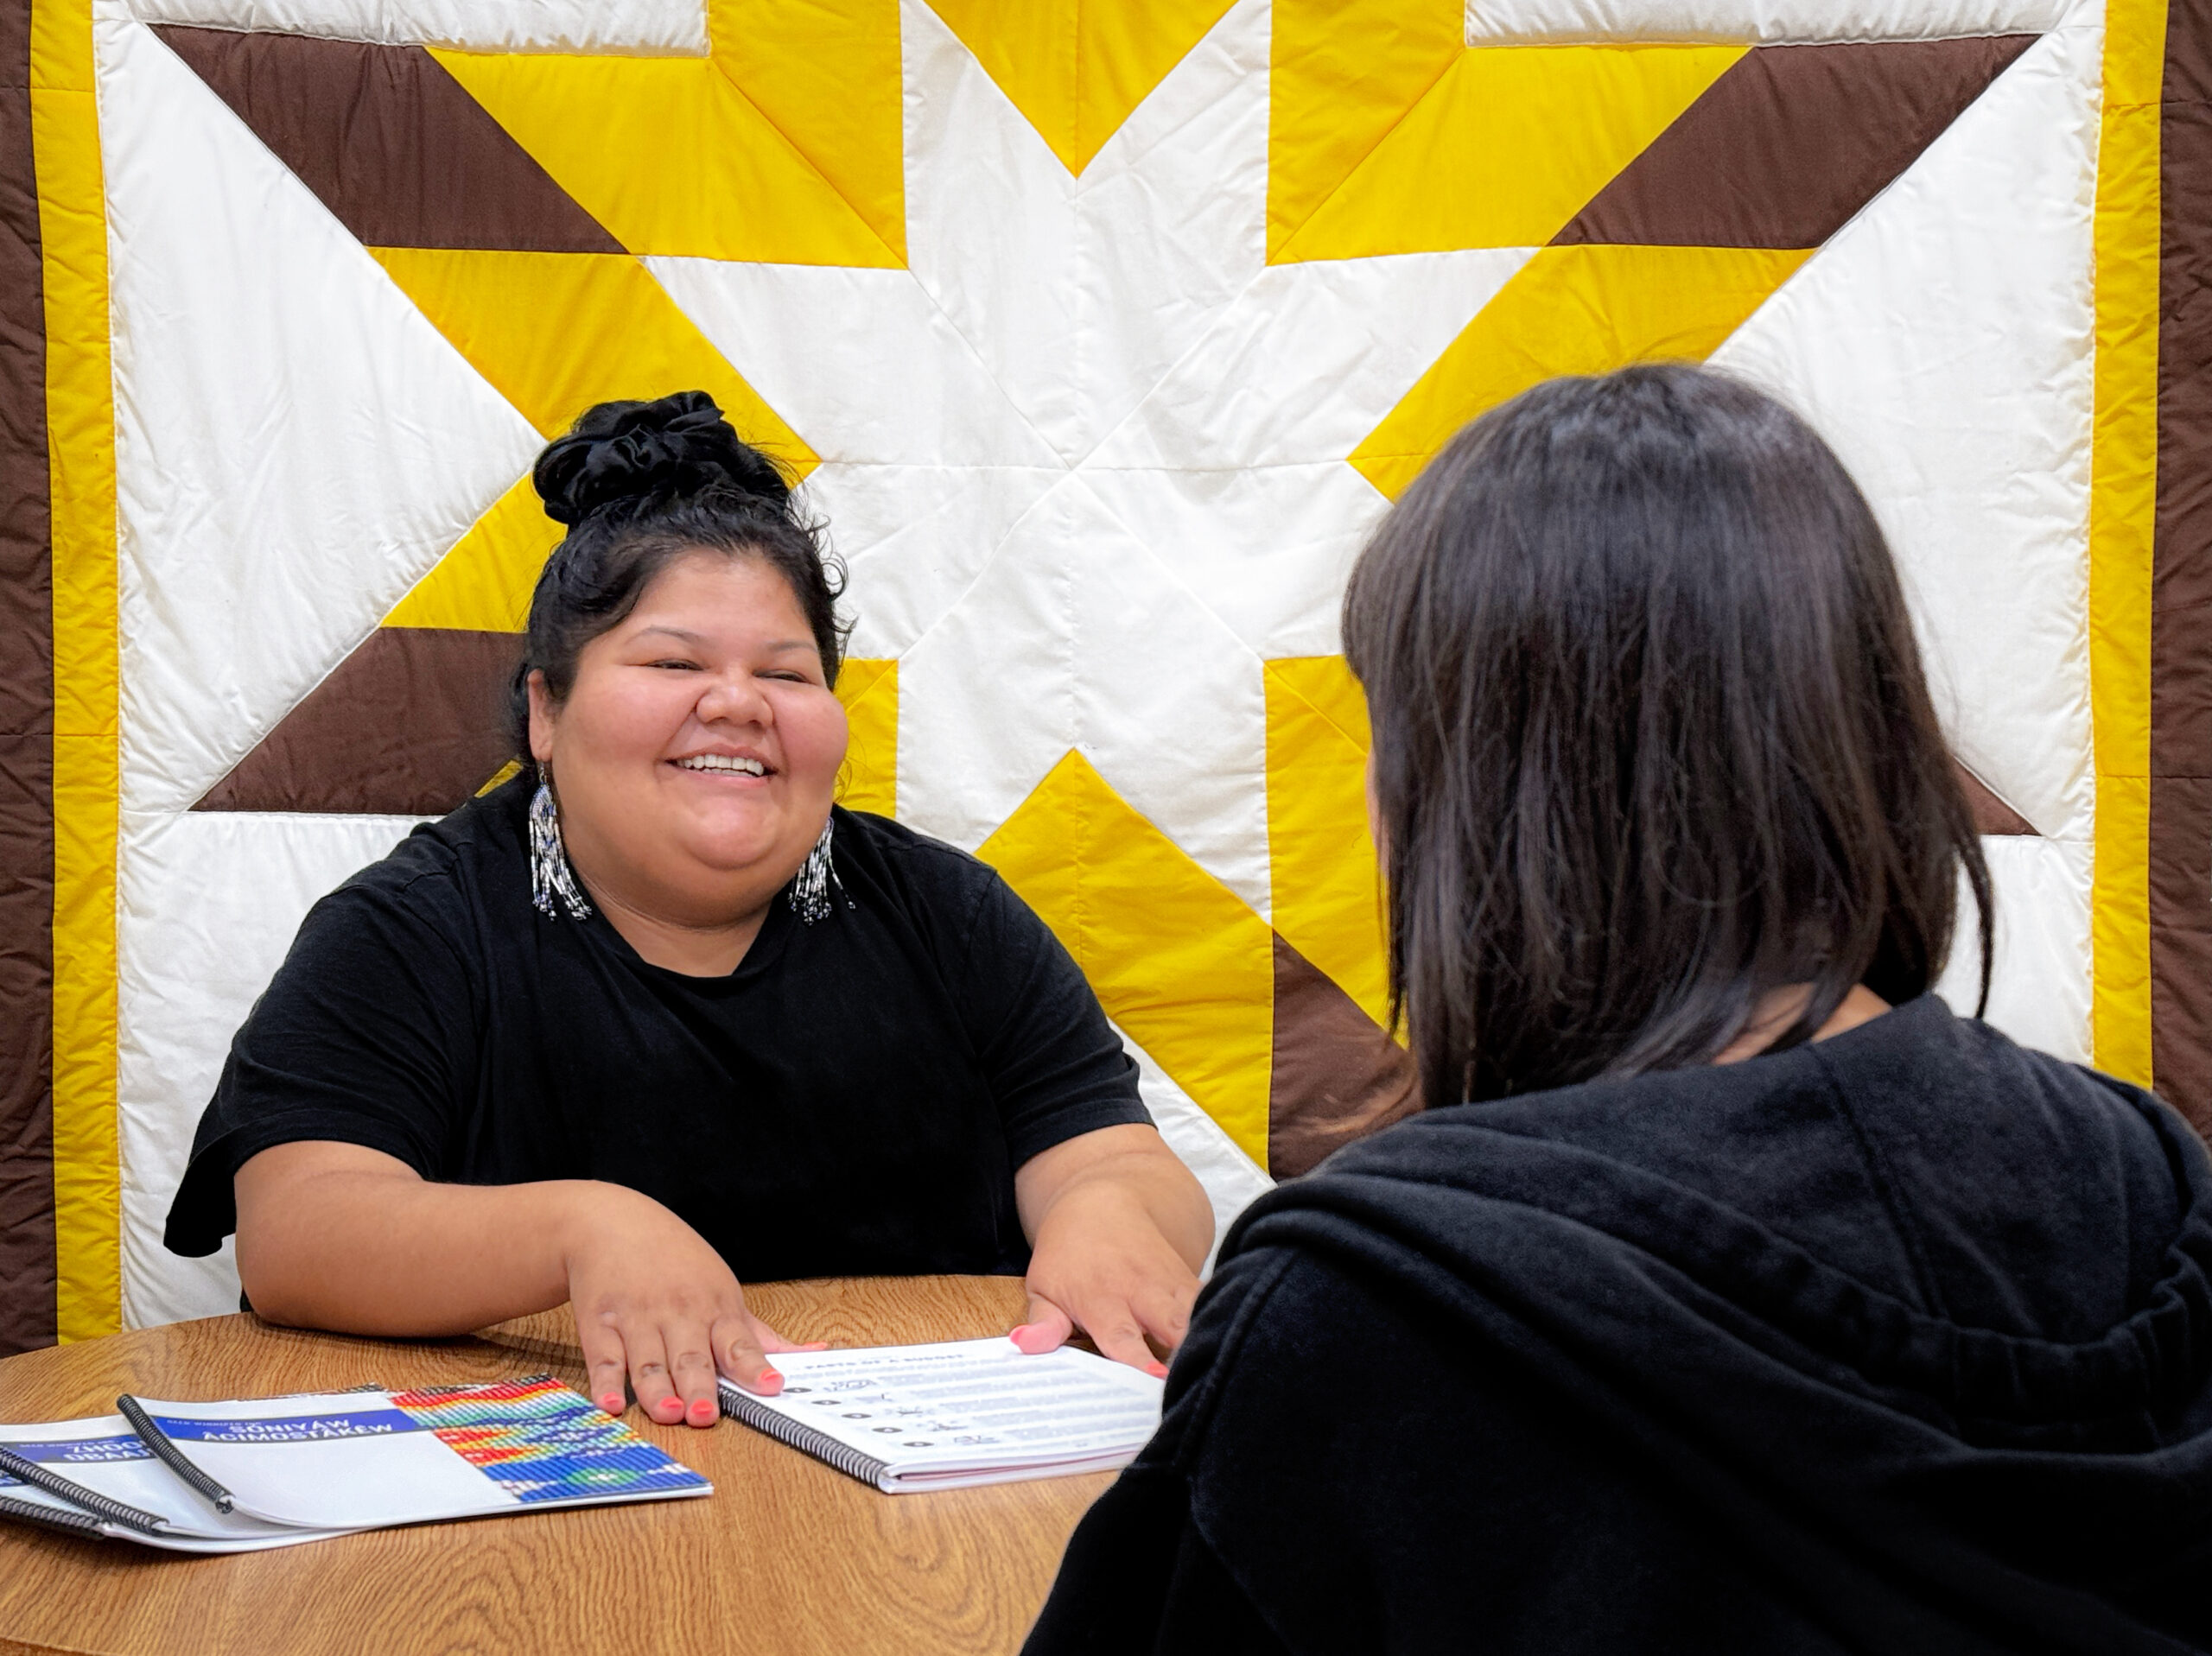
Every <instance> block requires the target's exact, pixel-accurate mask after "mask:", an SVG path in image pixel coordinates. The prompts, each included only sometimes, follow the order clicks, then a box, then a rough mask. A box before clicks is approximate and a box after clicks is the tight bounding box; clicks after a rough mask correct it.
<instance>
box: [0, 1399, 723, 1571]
mask: <svg viewBox="0 0 2212 1656" xmlns="http://www.w3.org/2000/svg"><path fill="white" fill-rule="evenodd" d="M118 1406H119V1407H120V1408H121V1410H122V1414H121V1415H120V1416H111V1417H107V1418H102V1419H97V1420H76V1421H63V1422H56V1423H52V1424H45V1425H37V1426H11V1425H0V1517H8V1518H15V1519H18V1520H22V1521H25V1522H29V1523H35V1524H42V1525H45V1526H47V1527H49V1528H54V1529H67V1530H72V1531H74V1532H79V1533H82V1534H86V1535H101V1536H109V1537H113V1538H115V1539H121V1540H131V1541H138V1542H142V1543H144V1544H145V1545H152V1546H163V1547H172V1548H176V1549H179V1550H181V1551H201V1552H227V1551H251V1550H252V1549H255V1548H258V1547H268V1546H282V1545H288V1544H290V1543H293V1542H297V1541H312V1540H320V1539H323V1538H324V1537H326V1536H329V1535H334V1534H340V1533H344V1532H347V1531H351V1530H362V1529H376V1528H381V1527H384V1526H387V1525H394V1524H421V1523H431V1522H436V1521H438V1520H444V1519H454V1518H477V1517H484V1516H488V1515H491V1514H493V1513H512V1512H524V1511H530V1510H532V1509H540V1508H545V1507H575V1506H588V1505H597V1504H600V1503H602V1502H607V1501H660V1500H668V1499H671V1498H677V1497H682V1496H687V1495H704V1494H712V1493H713V1488H714V1486H713V1485H712V1484H710V1483H709V1482H707V1480H706V1479H704V1478H702V1477H701V1476H700V1475H698V1474H697V1473H696V1472H694V1471H692V1470H691V1469H690V1468H689V1467H686V1466H684V1465H683V1464H682V1463H681V1462H677V1461H674V1460H672V1459H671V1458H670V1457H669V1456H667V1455H666V1454H664V1453H663V1452H662V1450H660V1449H658V1447H656V1446H655V1445H653V1444H652V1443H647V1442H645V1440H644V1439H643V1438H641V1437H639V1436H638V1435H637V1434H636V1433H635V1432H633V1431H631V1430H630V1429H629V1427H628V1426H626V1425H625V1424H623V1423H622V1422H621V1421H620V1420H617V1419H613V1418H610V1417H608V1416H607V1414H605V1413H603V1412H601V1411H600V1410H599V1409H597V1408H595V1407H594V1406H593V1405H591V1404H590V1403H589V1402H588V1401H586V1400H585V1399H583V1398H582V1397H581V1396H579V1395H578V1394H577V1393H575V1391H573V1390H572V1389H570V1388H569V1386H563V1385H562V1384H561V1383H560V1382H559V1381H558V1380H553V1379H552V1378H550V1376H546V1375H537V1376H533V1377H531V1379H528V1380H505V1381H499V1382H496V1383H493V1384H490V1385H482V1386H433V1387H429V1388H427V1389H424V1390H420V1391H412V1392H386V1391H382V1390H365V1391H354V1392H341V1393H321V1394H317V1395H312V1396H295V1397H282V1398H258V1399H245V1400H240V1401H236V1402H222V1403H171V1402H163V1401H160V1400H157V1399H151V1398H131V1397H125V1398H122V1399H118Z"/></svg>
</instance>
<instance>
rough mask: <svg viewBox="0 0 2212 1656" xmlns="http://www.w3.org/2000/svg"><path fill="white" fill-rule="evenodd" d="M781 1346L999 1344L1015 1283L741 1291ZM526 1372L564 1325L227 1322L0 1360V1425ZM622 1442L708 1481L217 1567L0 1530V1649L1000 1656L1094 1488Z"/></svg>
mask: <svg viewBox="0 0 2212 1656" xmlns="http://www.w3.org/2000/svg"><path fill="white" fill-rule="evenodd" d="M746 1295H747V1299H748V1301H749V1302H750V1303H751V1304H753V1306H754V1308H755V1309H756V1310H759V1312H760V1315H761V1316H763V1317H766V1319H767V1320H768V1321H769V1322H770V1323H772V1324H774V1325H775V1326H776V1327H777V1328H778V1329H780V1330H781V1331H782V1332H783V1333H785V1335H787V1336H790V1337H791V1338H792V1339H795V1340H828V1341H830V1342H834V1343H836V1344H839V1345H884V1344H891V1343H895V1342H906V1341H915V1340H950V1339H965V1338H970V1337H974V1336H982V1335H989V1334H1000V1333H1003V1332H1005V1331H1006V1330H1007V1329H1009V1328H1011V1327H1013V1326H1014V1323H1017V1322H1019V1321H1020V1319H1021V1316H1022V1313H1023V1310H1024V1305H1025V1302H1024V1299H1023V1297H1022V1291H1021V1285H1020V1282H1019V1281H1018V1280H1017V1279H1015V1278H994V1277H918V1278H857V1279H848V1280H842V1281H834V1282H810V1283H781V1284H763V1285H759V1286H753V1287H748V1288H747V1290H746ZM548 1370H550V1371H551V1372H552V1373H553V1374H557V1375H559V1376H560V1377H561V1378H562V1379H563V1380H568V1381H569V1382H570V1383H571V1384H579V1385H580V1384H581V1383H582V1379H583V1369H582V1365H581V1363H580V1361H579V1356H578V1353H577V1350H576V1347H575V1324H574V1323H573V1322H572V1321H571V1320H570V1319H569V1314H568V1312H567V1311H566V1310H560V1311H549V1312H547V1313H545V1314H544V1315H543V1316H541V1317H526V1318H524V1319H522V1320H520V1321H518V1322H515V1323H503V1324H502V1325H500V1326H499V1328H497V1329H487V1330H486V1331H485V1332H484V1333H483V1334H481V1335H479V1336H475V1337H474V1338H472V1339H467V1340H440V1341H391V1340H361V1339H352V1338H346V1337H341V1336H335V1335H325V1334H303V1333H300V1332H298V1331H296V1330H293V1329H279V1328H272V1327H270V1326H269V1325H268V1324H266V1323H261V1322H259V1321H257V1319H255V1318H253V1317H243V1316H241V1317H210V1318H208V1319H207V1320H206V1321H203V1322H197V1323H172V1324H170V1325H169V1326H168V1327H165V1328H157V1329H143V1330H141V1331H139V1332H137V1333H134V1334H121V1335H117V1336H113V1337H112V1338H110V1339H105V1340H94V1341H89V1342H86V1343H84V1344H80V1345H73V1346H65V1347H61V1348H54V1349H49V1350H45V1351H34V1352H29V1353H26V1354H25V1355H22V1356H18V1357H10V1358H9V1359H7V1360H6V1361H0V1420H8V1421H28V1420H56V1419H65V1418H71V1417H74V1416H79V1415H89V1414H105V1413H111V1412H113V1410H114V1407H115V1399H116V1394H117V1393H119V1392H135V1393H143V1394H145V1395H147V1396H151V1397H159V1398H168V1399H203V1398H227V1397H256V1396H270V1395H274V1394H276V1393H282V1392H300V1391H320V1390H324V1389H334V1388H336V1387H340V1386H355V1385H359V1384H362V1383H365V1382H369V1381H374V1382H377V1383H378V1384H381V1385H385V1386H394V1387H397V1386H430V1385H438V1384H442V1383H452V1382H457V1381H467V1380H493V1379H498V1378H500V1377H503V1376H513V1375H519V1374H536V1373H540V1372H543V1371H548ZM629 1420H630V1424H631V1425H632V1426H633V1427H635V1428H636V1429H637V1430H638V1431H639V1432H640V1433H641V1434H642V1435H644V1436H645V1437H649V1438H651V1439H652V1441H653V1442H655V1443H659V1444H660V1445H661V1446H662V1447H663V1448H664V1449H666V1450H668V1451H669V1452H670V1453H671V1454H672V1455H674V1456H676V1457H677V1459H678V1460H681V1461H683V1462H684V1463H685V1464H686V1465H689V1466H691V1467H695V1468H696V1469H698V1470H699V1471H701V1472H702V1473H704V1474H705V1475H707V1476H708V1477H709V1478H711V1479H713V1480H714V1483H715V1493H714V1494H713V1495H711V1496H710V1497H709V1498H708V1499H706V1500H704V1501H656V1502H648V1503H645V1504H642V1505H638V1506H632V1507H588V1508H584V1509H582V1510H576V1511H569V1512H550V1513H526V1514H520V1515H518V1516H515V1517H512V1518H491V1519H479V1520H474V1521H470V1522H467V1523H455V1524H433V1525H423V1526H417V1527H415V1528H412V1529H403V1530H381V1531H376V1532H371V1533H368V1534H363V1535H349V1536H341V1537H340V1538H338V1539H334V1540H330V1541H321V1542H315V1543H313V1544H311V1545H306V1546H299V1547H288V1548H283V1549H280V1550H277V1551H270V1552H256V1553H239V1554H235V1555H232V1556H230V1557H227V1558H188V1557H183V1556H181V1555H177V1554H162V1553H158V1552H156V1551H153V1550H151V1549H149V1548H143V1547H138V1546H135V1545H131V1544H130V1543H128V1542H123V1541H107V1542H101V1541H81V1540H78V1539H73V1538H71V1537H67V1536H59V1535H52V1534H48V1533H47V1532H43V1531H39V1530H32V1529H29V1528H25V1527H22V1526H0V1653H9V1656H13V1653H19V1652H34V1651H37V1652H45V1651H73V1652H96V1653H102V1656H105V1653H116V1656H126V1653H127V1656H141V1653H143V1656H177V1653H192V1652H203V1651H205V1652H224V1651H238V1652H251V1653H255V1656H262V1653H271V1656H273V1653H286V1652H338V1651H343V1652H369V1651H372V1652H377V1653H390V1656H411V1653H416V1652H440V1653H445V1652H456V1653H458V1652H485V1653H493V1652H499V1653H509V1652H531V1653H535V1652H543V1651H556V1650H558V1651H563V1652H582V1653H589V1652H598V1651H609V1652H612V1651H622V1652H659V1651H671V1652H684V1653H707V1652H715V1651H734V1650H744V1651H747V1652H748V1653H759V1656H782V1653H785V1652H791V1653H799V1652H807V1653H814V1652H820V1653H824V1656H833V1653H834V1656H855V1653H869V1652H875V1651H886V1652H901V1653H906V1652H911V1653H915V1656H930V1653H936V1652H947V1653H950V1652H959V1653H969V1652H982V1651H1011V1650H1013V1649H1014V1648H1015V1647H1016V1646H1019V1645H1020V1642H1021V1638H1022V1635H1023V1634H1025V1633H1026V1632H1027V1629H1028V1627H1029V1623H1030V1621H1032V1619H1033V1617H1034V1616H1035V1615H1036V1613H1037V1608H1038V1607H1039V1605H1040V1604H1041V1603H1043V1602H1044V1598H1045V1593H1046V1589H1047V1588H1049V1587H1050V1586H1051V1585H1052V1572H1053V1570H1054V1569H1055V1568H1056V1567H1057V1565H1058V1562H1059V1556H1060V1551H1061V1549H1062V1547H1063V1546H1064V1545H1065V1544H1066V1541H1067V1537H1068V1532H1069V1531H1071V1529H1073V1528H1074V1527H1075V1524H1076V1520H1077V1519H1078V1518H1080V1517H1081V1516H1082V1515H1083V1513H1084V1508H1086V1507H1089V1506H1090V1503H1091V1501H1094V1500H1096V1498H1097V1496H1098V1494H1099V1493H1100V1492H1101V1491H1102V1490H1103V1489H1104V1488H1105V1487H1106V1485H1107V1484H1108V1482H1109V1481H1110V1480H1109V1477H1108V1476H1107V1475H1103V1474H1094V1475H1090V1476H1088V1477H1079V1478H1055V1479H1050V1480H1047V1481H1045V1482H1036V1483H1016V1484H1005V1485H1001V1486H999V1487H998V1488H988V1489H955V1490H944V1491H939V1492H936V1493H932V1494H919V1495H896V1496H893V1495H886V1494H879V1493H878V1492H877V1491H875V1490H874V1489H871V1488H868V1487H867V1486H866V1485H864V1484H861V1483H858V1482H855V1481H854V1480H852V1479H850V1478H848V1477H846V1476H844V1475H842V1474H841V1473H838V1472H833V1471H832V1470H830V1469H829V1468H828V1467H826V1466H823V1465H821V1464H819V1463H818V1462H815V1461H813V1460H811V1459H810V1458H808V1457H807V1456H804V1455H800V1454H798V1453H797V1452H795V1451H794V1450H788V1449H785V1448H784V1447H783V1446H782V1445H781V1444H779V1443H773V1442H772V1441H771V1440H770V1439H768V1438H766V1437H762V1436H760V1434H758V1433H756V1432H753V1431H747V1430H746V1429H745V1428H744V1427H742V1426H740V1425H738V1424H735V1423H734V1422H733V1421H728V1420H725V1421H723V1422H722V1423H721V1424H719V1425H717V1426H715V1428H714V1429H713V1430H711V1431H694V1430H692V1429H690V1428H689V1427H683V1426H658V1425H655V1424H653V1423H652V1421H650V1420H647V1419H646V1418H645V1417H644V1416H643V1415H642V1414H640V1413H639V1412H638V1411H637V1410H635V1409H632V1411H631V1412H630V1415H629Z"/></svg>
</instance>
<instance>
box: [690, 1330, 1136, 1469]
mask: <svg viewBox="0 0 2212 1656" xmlns="http://www.w3.org/2000/svg"><path fill="white" fill-rule="evenodd" d="M775 1362H776V1367H778V1368H779V1369H780V1370H781V1371H782V1372H783V1375H784V1389H783V1391H782V1392H781V1393H779V1394H778V1395H776V1396H774V1397H755V1396H753V1394H752V1393H749V1392H741V1391H740V1390H739V1389H738V1388H737V1387H736V1386H733V1385H731V1384H730V1383H729V1382H728V1380H724V1381H723V1382H722V1384H721V1402H722V1412H723V1413H724V1414H727V1415H729V1416H732V1417H733V1418H736V1419H739V1420H742V1421H743V1422H744V1423H745V1424H747V1425H748V1426H752V1427H753V1428H755V1429H756V1430H758V1431H764V1432H766V1433H767V1434H768V1435H769V1436H770V1437H773V1438H776V1439H778V1440H779V1442H782V1443H788V1444H790V1445H791V1447H792V1448H793V1449H797V1450H804V1452H805V1453H807V1454H809V1455H811V1456H814V1457H815V1459H817V1460H818V1461H823V1462H828V1463H829V1465H831V1466H834V1467H836V1469H838V1470H839V1471H840V1472H843V1473H847V1474H849V1475H851V1476H853V1477H855V1478H858V1479H860V1480H861V1482H864V1483H872V1484H874V1486H875V1487H876V1488H879V1489H881V1490H883V1491H884V1492H886V1493H887V1494H913V1493H916V1492H918V1491H920V1490H925V1489H957V1488H968V1487H970V1486H972V1485H975V1484H979V1483H1011V1482H1015V1481H1016V1480H1018V1479H1025V1478H1058V1477H1066V1476H1069V1475H1072V1474H1075V1473H1077V1472H1110V1471H1113V1470H1114V1469H1116V1468H1118V1467H1123V1466H1127V1465H1128V1463H1129V1462H1131V1461H1133V1460H1135V1458H1136V1453H1137V1451H1138V1450H1140V1449H1141V1448H1143V1447H1144V1444H1145V1440H1146V1439H1147V1438H1148V1437H1151V1436H1152V1433H1153V1429H1154V1427H1155V1426H1157V1425H1158V1424H1160V1393H1161V1383H1160V1381H1159V1380H1154V1378H1152V1377H1151V1376H1150V1375H1148V1374H1139V1373H1138V1372H1137V1371H1136V1370H1135V1369H1134V1368H1130V1367H1127V1366H1126V1365H1124V1364H1122V1363H1116V1362H1109V1361H1107V1360H1106V1359H1105V1358H1103V1357H1098V1356H1093V1355H1091V1354H1090V1352H1087V1351H1077V1350H1075V1349H1073V1348H1069V1347H1062V1348H1060V1349H1059V1350H1058V1351H1053V1352H1048V1353H1046V1354H1045V1355H1041V1356H1028V1355H1024V1354H1023V1353H1022V1352H1020V1351H1019V1350H1017V1349H1016V1348H1015V1347H1014V1342H1012V1341H1011V1340H1007V1339H997V1340H953V1341H945V1342H939V1343H938V1344H934V1345H914V1346H875V1347H871V1348H862V1349H858V1350H845V1351H785V1352H779V1353H777V1354H776V1358H775Z"/></svg>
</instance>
